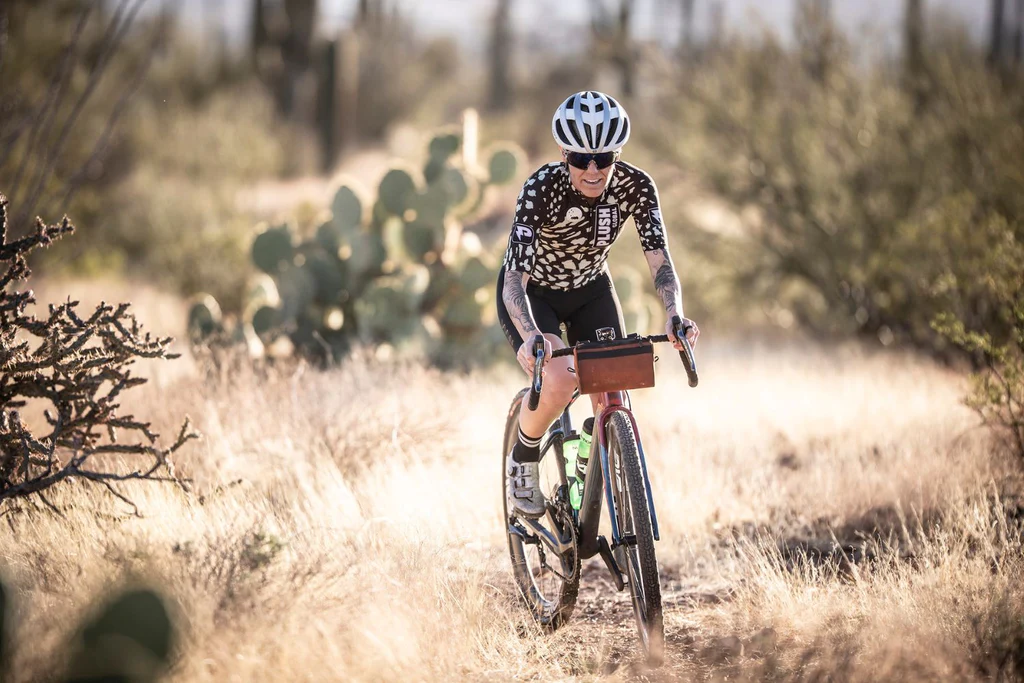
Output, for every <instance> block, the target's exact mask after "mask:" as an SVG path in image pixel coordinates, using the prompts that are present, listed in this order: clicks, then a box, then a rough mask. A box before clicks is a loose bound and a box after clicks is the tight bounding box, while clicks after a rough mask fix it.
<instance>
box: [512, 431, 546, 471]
mask: <svg viewBox="0 0 1024 683" xmlns="http://www.w3.org/2000/svg"><path fill="white" fill-rule="evenodd" d="M540 439H541V437H539V436H538V437H533V436H530V435H529V434H526V433H525V432H524V431H523V428H522V427H520V428H519V440H518V441H516V445H515V448H513V449H512V459H513V460H515V461H516V462H538V461H539V460H540Z"/></svg>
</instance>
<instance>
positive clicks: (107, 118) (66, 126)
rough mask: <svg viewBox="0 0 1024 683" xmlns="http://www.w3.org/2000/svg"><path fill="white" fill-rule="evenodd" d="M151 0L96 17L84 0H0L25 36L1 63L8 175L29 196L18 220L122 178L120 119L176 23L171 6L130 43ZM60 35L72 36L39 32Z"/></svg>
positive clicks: (14, 28)
mask: <svg viewBox="0 0 1024 683" xmlns="http://www.w3.org/2000/svg"><path fill="white" fill-rule="evenodd" d="M143 4H144V0H119V2H118V3H117V4H116V6H115V8H114V10H113V12H112V13H111V14H110V15H109V17H106V16H102V15H99V16H96V17H95V18H94V17H93V10H94V6H95V4H94V3H91V2H86V1H85V0H64V1H63V2H59V3H51V4H49V5H47V4H36V3H34V2H29V1H27V0H4V1H3V2H0V7H2V8H3V14H2V16H0V22H2V23H3V25H4V26H5V27H7V28H6V30H9V31H11V32H12V33H13V35H14V36H15V39H16V43H17V48H16V50H14V49H12V51H11V53H10V54H7V55H5V56H6V57H8V58H9V59H7V60H5V61H4V62H2V63H0V69H2V70H0V82H3V83H4V86H5V94H4V98H5V102H4V105H5V106H3V107H2V108H0V182H3V184H4V186H5V188H6V190H7V192H8V193H9V194H10V196H11V197H12V198H14V199H16V200H17V201H18V202H19V203H20V205H21V209H20V211H19V212H18V213H17V214H15V215H14V216H13V217H12V220H11V222H12V224H13V225H14V226H15V229H26V228H27V227H28V225H29V223H30V220H29V219H30V218H31V217H32V216H33V215H34V212H35V211H36V208H37V207H38V205H39V204H40V202H41V201H42V200H46V201H47V202H50V203H52V204H53V205H55V206H56V207H57V208H58V209H59V210H60V211H65V210H66V209H67V206H68V203H69V202H70V201H71V199H72V198H73V197H74V196H75V194H76V193H77V192H78V190H79V188H80V187H81V186H82V185H83V184H86V183H90V184H98V183H101V182H103V181H107V182H111V181H112V180H113V179H114V175H115V174H113V173H111V164H110V163H109V162H110V160H111V155H112V153H113V152H114V151H115V148H116V144H115V142H116V135H115V133H116V130H117V126H118V123H119V121H120V119H121V117H122V116H123V115H124V113H125V111H126V109H127V107H128V104H129V102H130V100H131V99H132V97H133V96H134V94H135V93H136V92H137V91H138V89H139V87H140V86H141V85H142V82H143V80H144V78H145V76H146V74H147V73H148V71H149V67H150V65H151V64H152V61H153V59H154V57H155V55H156V54H157V53H158V52H159V50H160V49H161V48H162V46H163V45H164V44H165V42H166V39H167V37H168V35H169V32H170V22H169V19H168V17H167V16H166V15H164V16H163V17H161V19H160V20H158V21H156V22H155V23H154V24H153V25H152V29H151V33H150V35H149V36H147V37H146V38H145V39H144V40H142V41H138V42H132V43H131V45H130V46H126V37H127V36H128V35H129V33H131V32H132V29H133V25H134V23H135V21H136V18H137V15H138V12H139V10H140V8H141V7H142V5H143ZM0 35H2V37H0V41H2V42H3V43H6V42H9V34H0ZM53 35H59V36H66V38H65V39H64V43H63V45H61V46H60V48H59V50H58V49H56V48H57V44H56V43H54V42H46V43H43V42H40V40H39V39H40V38H41V37H43V36H45V37H46V38H49V37H50V36H53ZM143 46H144V47H143ZM110 72H113V74H112V75H111V76H110V77H109V78H107V75H108V73H110ZM37 93H39V94H38V95H37Z"/></svg>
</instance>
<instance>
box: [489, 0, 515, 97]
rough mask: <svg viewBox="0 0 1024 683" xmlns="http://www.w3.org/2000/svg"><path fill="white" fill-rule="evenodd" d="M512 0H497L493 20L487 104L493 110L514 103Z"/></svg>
mask: <svg viewBox="0 0 1024 683" xmlns="http://www.w3.org/2000/svg"><path fill="white" fill-rule="evenodd" d="M511 14H512V0H497V5H496V6H495V9H494V18H493V19H492V20H491V44H490V49H489V58H490V67H491V79H490V89H489V94H488V98H487V105H488V108H490V109H491V110H492V111H501V110H504V109H507V108H508V107H509V105H510V104H511V103H512V74H511V70H512V64H511V61H512V19H511Z"/></svg>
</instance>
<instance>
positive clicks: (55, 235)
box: [0, 194, 198, 514]
mask: <svg viewBox="0 0 1024 683" xmlns="http://www.w3.org/2000/svg"><path fill="white" fill-rule="evenodd" d="M7 228H8V214H7V199H6V197H4V196H3V195H2V194H0V268H6V269H5V271H4V272H3V274H2V275H0V505H2V504H3V502H4V501H5V500H9V499H13V498H19V497H26V496H31V495H33V494H36V495H39V496H41V495H42V492H43V491H45V490H47V489H49V488H50V487H51V486H54V485H55V484H58V483H59V482H62V481H64V480H66V479H71V478H78V479H82V480H86V481H91V482H94V483H97V484H99V485H101V486H103V487H104V488H106V489H107V490H108V491H109V492H110V493H111V494H112V495H114V496H115V497H117V498H118V499H120V500H122V501H124V502H126V503H127V504H128V505H130V506H131V507H132V509H133V510H134V511H135V513H136V514H137V513H138V509H137V508H136V507H135V505H134V503H132V502H131V500H129V499H128V498H127V496H125V495H124V493H123V492H122V491H119V490H118V489H117V487H116V484H117V483H119V482H126V481H132V480H148V481H170V482H175V483H178V484H179V485H183V482H182V480H180V479H178V478H177V477H176V476H175V473H174V466H173V463H172V460H171V456H172V455H173V454H174V453H175V452H176V451H178V449H180V448H181V447H182V446H184V445H185V444H186V443H187V442H188V441H190V440H192V439H195V438H197V437H198V434H197V433H196V432H195V431H194V430H193V429H192V427H191V423H190V422H189V421H188V420H187V419H186V420H185V422H184V424H182V426H181V430H180V431H179V433H178V435H177V438H176V439H175V440H174V442H173V443H171V444H170V445H166V446H165V445H161V444H160V435H159V434H156V433H154V432H153V431H152V429H151V428H150V426H151V425H150V423H148V422H144V421H141V420H139V419H137V418H136V417H135V416H133V415H122V414H120V413H119V412H118V411H119V409H120V407H121V406H120V404H119V403H118V401H119V400H120V399H121V397H122V394H123V393H124V392H125V391H127V390H129V389H131V388H133V387H137V386H139V385H141V384H144V383H145V382H146V380H145V379H142V378H139V377H134V376H132V374H131V372H130V370H129V366H130V365H131V364H132V363H133V362H134V361H135V360H136V359H138V358H165V359H170V358H176V357H177V355H176V354H171V353H168V347H169V345H170V343H171V339H170V338H169V337H167V338H159V337H156V338H155V337H153V336H152V335H151V334H149V333H148V332H146V333H143V332H142V330H141V328H140V326H139V323H138V321H137V320H136V319H135V317H134V316H133V315H132V314H130V313H129V312H128V308H129V305H128V304H119V305H117V306H111V305H108V304H106V303H102V304H100V305H99V306H98V307H97V308H96V310H95V311H94V312H93V313H92V314H91V315H89V316H87V317H82V316H80V315H79V314H78V312H77V311H76V307H77V306H78V302H77V301H71V300H70V299H69V300H68V301H67V302H66V303H63V304H60V305H58V306H54V305H51V306H50V307H49V314H48V315H47V316H46V317H45V318H42V319H41V318H38V317H36V316H35V315H29V314H28V313H27V312H26V309H27V307H28V306H29V305H30V304H32V303H34V302H35V299H34V297H33V295H32V291H31V290H27V291H22V292H16V291H11V290H9V288H10V287H11V286H12V285H14V284H15V283H17V282H24V281H25V280H27V279H28V277H29V276H30V275H31V271H30V270H29V268H28V264H27V262H26V260H25V257H26V256H27V255H28V253H29V252H31V251H32V250H34V249H36V248H38V247H40V246H47V245H49V244H51V243H52V242H53V241H54V240H55V239H59V238H60V237H63V236H64V235H66V234H69V233H71V232H74V229H75V228H74V226H73V225H72V224H71V222H70V221H69V220H68V219H67V218H66V217H65V218H64V219H63V220H62V221H61V222H60V223H58V224H55V225H46V224H45V223H44V222H43V221H42V220H39V219H37V220H36V225H35V232H34V233H33V234H31V235H29V236H28V237H25V238H23V239H20V240H17V241H14V242H10V243H8V242H7V234H8V231H7ZM34 399H41V400H44V401H46V402H48V403H49V404H50V408H49V409H48V410H46V411H45V412H44V417H45V420H46V424H47V425H48V427H46V426H43V427H41V428H40V426H38V425H37V426H35V427H30V426H28V425H26V424H25V422H24V421H23V419H22V415H21V413H20V412H19V410H18V409H19V408H23V407H25V406H26V405H28V402H29V401H30V400H34ZM103 456H116V458H117V460H116V461H115V459H114V458H110V457H103ZM129 462H130V463H131V465H130V466H126V464H125V463H129ZM44 502H47V504H49V503H48V501H44Z"/></svg>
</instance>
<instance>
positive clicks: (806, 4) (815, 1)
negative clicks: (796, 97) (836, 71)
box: [794, 0, 841, 83]
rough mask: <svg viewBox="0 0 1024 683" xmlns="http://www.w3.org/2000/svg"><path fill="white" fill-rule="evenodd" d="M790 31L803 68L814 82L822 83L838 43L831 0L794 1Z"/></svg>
mask: <svg viewBox="0 0 1024 683" xmlns="http://www.w3.org/2000/svg"><path fill="white" fill-rule="evenodd" d="M794 33H795V34H796V40H797V44H798V46H799V48H800V52H801V54H802V55H803V56H804V65H805V67H806V68H807V70H808V71H809V72H810V73H811V74H812V75H813V76H814V78H815V79H816V80H817V81H819V82H822V83H824V82H826V81H827V80H828V76H829V71H830V70H831V67H832V65H833V63H834V62H835V61H836V59H837V55H836V54H835V50H836V48H837V47H838V46H839V44H840V42H841V41H838V40H837V32H836V27H835V24H834V23H833V21H832V2H831V0H797V6H796V14H795V16H794Z"/></svg>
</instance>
